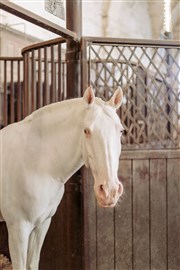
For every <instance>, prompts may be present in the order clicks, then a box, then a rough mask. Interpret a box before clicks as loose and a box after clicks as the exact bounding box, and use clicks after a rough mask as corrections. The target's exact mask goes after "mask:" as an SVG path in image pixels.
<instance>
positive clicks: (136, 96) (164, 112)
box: [89, 44, 180, 149]
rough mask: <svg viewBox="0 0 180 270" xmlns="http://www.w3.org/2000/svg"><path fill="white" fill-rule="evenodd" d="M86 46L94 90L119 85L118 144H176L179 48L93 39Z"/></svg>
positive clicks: (105, 94) (104, 92)
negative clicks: (120, 128) (121, 97)
mask: <svg viewBox="0 0 180 270" xmlns="http://www.w3.org/2000/svg"><path fill="white" fill-rule="evenodd" d="M89 52H90V53H89V63H90V64H89V66H90V69H89V77H90V81H91V83H92V84H93V86H94V88H95V90H96V95H97V96H99V97H101V98H103V99H104V100H107V99H109V98H110V96H111V95H112V93H113V91H114V90H115V89H116V87H117V86H118V85H120V86H121V87H122V89H123V92H124V95H125V96H124V100H123V105H122V107H121V109H120V111H119V112H118V113H119V116H120V118H121V121H122V123H123V125H124V128H125V134H124V138H123V144H124V148H126V149H134V148H144V149H147V148H148V149H154V148H156V149H157V148H159V149H162V148H179V145H178V141H179V137H178V130H179V125H180V122H179V112H180V102H179V98H180V97H179V94H180V49H179V48H157V47H151V48H150V47H143V46H142V47H140V46H120V45H99V44H93V45H90V50H89Z"/></svg>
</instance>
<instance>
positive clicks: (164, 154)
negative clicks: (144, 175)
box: [121, 149, 180, 160]
mask: <svg viewBox="0 0 180 270" xmlns="http://www.w3.org/2000/svg"><path fill="white" fill-rule="evenodd" d="M149 158H153V159H155V158H157V159H161V158H162V159H164V158H168V159H170V158H180V149H174V150H167V149H164V150H163V149H162V150H158V151H157V150H138V151H137V150H127V151H126V150H124V151H122V154H121V159H127V160H129V159H149Z"/></svg>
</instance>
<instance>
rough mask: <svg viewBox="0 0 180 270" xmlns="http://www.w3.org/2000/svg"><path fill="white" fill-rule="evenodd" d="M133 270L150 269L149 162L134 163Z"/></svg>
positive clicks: (137, 161)
mask: <svg viewBox="0 0 180 270" xmlns="http://www.w3.org/2000/svg"><path fill="white" fill-rule="evenodd" d="M132 199H133V269H134V270H144V269H146V270H148V269H149V160H134V161H133V198H132Z"/></svg>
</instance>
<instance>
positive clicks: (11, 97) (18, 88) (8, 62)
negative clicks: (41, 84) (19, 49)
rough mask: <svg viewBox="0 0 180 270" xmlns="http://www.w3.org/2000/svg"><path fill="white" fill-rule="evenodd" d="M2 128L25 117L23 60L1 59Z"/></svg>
mask: <svg viewBox="0 0 180 270" xmlns="http://www.w3.org/2000/svg"><path fill="white" fill-rule="evenodd" d="M0 67H1V74H0V108H1V111H0V116H1V117H0V126H7V125H8V124H11V123H14V122H16V121H19V120H21V119H22V117H23V58H22V57H0Z"/></svg>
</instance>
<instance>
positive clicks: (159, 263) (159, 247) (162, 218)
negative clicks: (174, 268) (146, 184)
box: [150, 159, 167, 270]
mask: <svg viewBox="0 0 180 270" xmlns="http://www.w3.org/2000/svg"><path fill="white" fill-rule="evenodd" d="M150 215H151V216H150V238H151V239H150V253H151V261H150V264H151V269H154V270H155V269H158V270H164V269H166V253H167V250H166V249H167V243H166V233H167V228H166V218H167V217H166V159H152V160H150Z"/></svg>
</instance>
